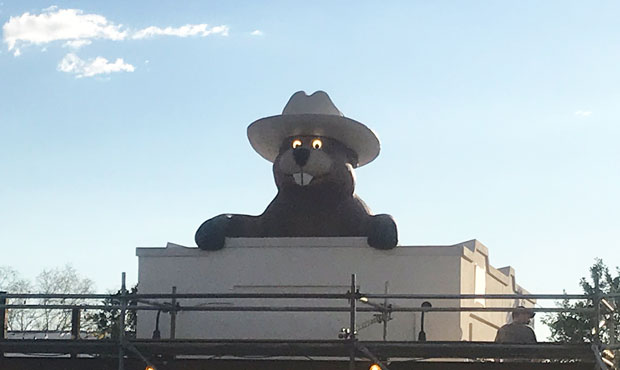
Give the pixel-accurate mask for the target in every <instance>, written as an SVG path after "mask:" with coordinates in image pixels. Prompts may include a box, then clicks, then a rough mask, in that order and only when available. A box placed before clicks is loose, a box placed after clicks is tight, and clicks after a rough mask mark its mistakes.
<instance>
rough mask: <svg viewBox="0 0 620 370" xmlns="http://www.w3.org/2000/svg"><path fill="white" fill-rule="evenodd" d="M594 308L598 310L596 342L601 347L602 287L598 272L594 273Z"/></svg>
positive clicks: (595, 329)
mask: <svg viewBox="0 0 620 370" xmlns="http://www.w3.org/2000/svg"><path fill="white" fill-rule="evenodd" d="M592 303H593V304H594V309H595V310H596V320H594V343H596V345H597V347H599V348H600V345H601V328H600V324H599V323H600V322H601V287H600V282H599V277H598V273H596V274H595V275H594V302H592Z"/></svg>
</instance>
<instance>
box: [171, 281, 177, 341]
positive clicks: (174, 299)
mask: <svg viewBox="0 0 620 370" xmlns="http://www.w3.org/2000/svg"><path fill="white" fill-rule="evenodd" d="M172 294H177V287H175V286H173V287H172ZM176 332H177V297H176V296H175V295H173V296H172V308H171V309H170V339H174V338H176Z"/></svg>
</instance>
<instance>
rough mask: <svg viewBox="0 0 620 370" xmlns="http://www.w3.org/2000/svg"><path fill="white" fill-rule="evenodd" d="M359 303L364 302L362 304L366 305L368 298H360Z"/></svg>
mask: <svg viewBox="0 0 620 370" xmlns="http://www.w3.org/2000/svg"><path fill="white" fill-rule="evenodd" d="M360 301H361V302H364V303H368V298H367V297H360Z"/></svg>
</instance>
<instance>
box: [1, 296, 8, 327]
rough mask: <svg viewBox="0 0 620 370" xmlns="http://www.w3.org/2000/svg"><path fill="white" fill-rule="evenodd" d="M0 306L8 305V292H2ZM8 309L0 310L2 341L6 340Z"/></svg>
mask: <svg viewBox="0 0 620 370" xmlns="http://www.w3.org/2000/svg"><path fill="white" fill-rule="evenodd" d="M0 305H6V292H4V291H0ZM6 322H7V314H6V308H4V307H2V308H0V339H5V338H6Z"/></svg>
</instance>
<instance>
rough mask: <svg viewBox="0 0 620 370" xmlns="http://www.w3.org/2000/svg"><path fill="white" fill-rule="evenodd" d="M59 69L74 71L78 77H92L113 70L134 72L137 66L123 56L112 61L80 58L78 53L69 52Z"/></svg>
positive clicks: (98, 58)
mask: <svg viewBox="0 0 620 370" xmlns="http://www.w3.org/2000/svg"><path fill="white" fill-rule="evenodd" d="M58 70H59V71H62V72H66V73H73V74H74V75H75V77H76V78H82V77H92V76H96V75H100V74H110V73H112V72H123V71H124V72H133V71H134V70H135V67H134V66H132V65H131V64H129V63H125V61H124V60H123V59H122V58H118V59H116V61H114V63H110V62H109V61H108V60H107V59H106V58H104V57H97V58H95V59H89V60H88V61H85V60H82V59H80V57H78V56H77V55H75V54H73V53H69V54H67V55H65V57H64V58H63V59H62V60H61V61H60V63H59V64H58Z"/></svg>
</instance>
